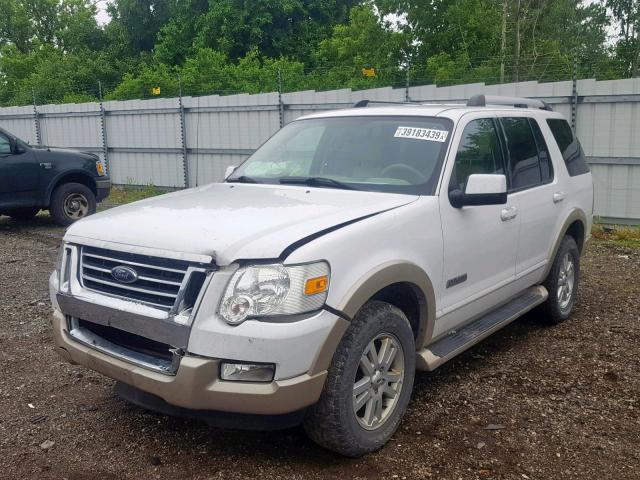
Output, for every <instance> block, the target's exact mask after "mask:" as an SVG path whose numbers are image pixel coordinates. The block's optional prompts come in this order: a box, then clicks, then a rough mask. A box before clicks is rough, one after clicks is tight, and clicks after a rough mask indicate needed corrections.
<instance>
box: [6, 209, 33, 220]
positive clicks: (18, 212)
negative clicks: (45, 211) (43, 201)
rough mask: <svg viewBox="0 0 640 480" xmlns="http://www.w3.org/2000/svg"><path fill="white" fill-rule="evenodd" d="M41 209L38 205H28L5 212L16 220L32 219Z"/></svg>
mask: <svg viewBox="0 0 640 480" xmlns="http://www.w3.org/2000/svg"><path fill="white" fill-rule="evenodd" d="M39 211H40V209H39V208H37V207H26V208H16V209H15V210H9V211H8V212H4V214H5V215H8V216H10V217H11V218H13V219H14V220H30V219H32V218H33V217H35V216H36V215H37V214H38V212H39Z"/></svg>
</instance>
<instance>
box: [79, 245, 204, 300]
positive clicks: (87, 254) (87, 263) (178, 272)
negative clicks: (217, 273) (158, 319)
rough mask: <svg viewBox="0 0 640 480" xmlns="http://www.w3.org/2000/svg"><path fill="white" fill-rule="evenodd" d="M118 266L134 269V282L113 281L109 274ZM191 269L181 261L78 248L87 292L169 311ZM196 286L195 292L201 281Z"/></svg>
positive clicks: (183, 289)
mask: <svg viewBox="0 0 640 480" xmlns="http://www.w3.org/2000/svg"><path fill="white" fill-rule="evenodd" d="M122 266H125V267H130V268H132V269H134V270H135V272H136V273H137V279H136V280H135V281H133V282H131V283H123V282H120V281H118V280H116V279H115V278H114V277H113V276H112V275H111V271H112V269H113V268H115V267H122ZM191 266H192V264H190V263H189V262H186V261H182V260H171V259H166V258H160V257H151V256H147V255H138V254H133V253H126V252H119V251H116V250H106V249H102V248H96V247H86V246H85V247H82V253H81V262H80V273H81V280H82V284H83V286H84V287H85V288H87V289H90V290H94V291H97V292H102V293H106V294H109V295H115V296H118V297H123V298H126V299H130V300H133V301H137V302H141V303H144V304H147V305H151V306H154V307H158V308H162V309H165V310H171V309H172V308H173V307H174V306H175V304H176V303H177V300H178V299H179V298H180V296H181V293H182V292H183V291H185V290H187V289H186V284H187V283H188V282H189V279H190V278H189V277H190V276H191V275H189V273H190V272H191V270H190V267H191ZM200 275H202V274H200ZM199 283H200V285H199V286H198V291H199V289H200V287H201V286H202V282H199ZM183 287H184V288H183ZM188 290H189V291H192V290H193V288H189V289H188ZM196 293H197V292H196Z"/></svg>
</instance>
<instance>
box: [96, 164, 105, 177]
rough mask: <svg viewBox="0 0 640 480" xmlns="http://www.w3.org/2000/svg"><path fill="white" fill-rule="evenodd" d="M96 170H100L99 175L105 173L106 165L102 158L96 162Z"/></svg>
mask: <svg viewBox="0 0 640 480" xmlns="http://www.w3.org/2000/svg"><path fill="white" fill-rule="evenodd" d="M96 172H98V176H100V177H102V176H104V174H105V171H104V165H103V164H102V162H101V161H100V160H98V161H97V162H96Z"/></svg>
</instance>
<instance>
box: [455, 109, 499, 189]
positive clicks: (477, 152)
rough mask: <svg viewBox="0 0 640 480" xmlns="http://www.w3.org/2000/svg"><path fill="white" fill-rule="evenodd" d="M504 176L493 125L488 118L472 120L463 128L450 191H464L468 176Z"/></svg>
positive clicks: (496, 135) (496, 134)
mask: <svg viewBox="0 0 640 480" xmlns="http://www.w3.org/2000/svg"><path fill="white" fill-rule="evenodd" d="M474 173H490V174H503V175H504V161H503V158H502V150H501V149H500V141H499V139H498V133H497V131H496V126H495V123H494V122H493V120H492V119H490V118H481V119H478V120H472V121H471V122H469V123H468V124H467V126H466V127H464V131H463V132H462V139H461V140H460V146H459V147H458V153H457V154H456V161H455V163H454V166H453V174H452V175H451V183H450V185H451V187H452V189H456V188H459V189H460V190H462V191H464V189H465V187H466V185H467V179H468V178H469V175H472V174H474Z"/></svg>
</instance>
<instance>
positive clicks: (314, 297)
mask: <svg viewBox="0 0 640 480" xmlns="http://www.w3.org/2000/svg"><path fill="white" fill-rule="evenodd" d="M328 290H329V265H328V264H327V263H326V262H317V263H311V264H307V265H293V266H284V265H280V264H274V265H254V266H249V267H244V268H241V269H239V270H238V271H237V272H236V273H234V274H233V276H232V277H231V280H230V281H229V285H228V286H227V289H226V291H225V294H224V296H223V297H222V301H221V302H220V315H222V318H224V319H225V321H226V322H227V323H230V324H232V325H237V324H239V323H242V322H243V321H245V320H246V319H247V318H249V317H252V318H255V317H264V316H275V315H295V314H300V313H306V312H312V311H314V310H318V309H319V308H320V307H322V305H324V302H325V300H326V299H327V292H328Z"/></svg>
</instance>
